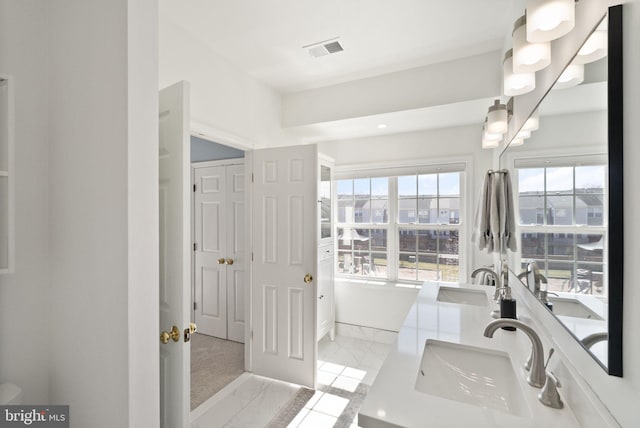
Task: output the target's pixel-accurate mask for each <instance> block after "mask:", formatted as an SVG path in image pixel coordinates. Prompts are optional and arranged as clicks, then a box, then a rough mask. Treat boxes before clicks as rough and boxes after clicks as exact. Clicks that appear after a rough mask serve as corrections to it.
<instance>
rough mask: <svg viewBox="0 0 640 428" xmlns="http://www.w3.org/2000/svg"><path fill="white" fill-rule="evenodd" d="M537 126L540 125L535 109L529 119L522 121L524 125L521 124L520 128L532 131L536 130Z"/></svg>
mask: <svg viewBox="0 0 640 428" xmlns="http://www.w3.org/2000/svg"><path fill="white" fill-rule="evenodd" d="M539 127H540V119H539V117H538V110H536V111H534V112H533V114H531V116H530V117H529V119H527V120H526V122H524V125H522V130H523V131H529V132H532V131H535V130H537V129H538V128H539Z"/></svg>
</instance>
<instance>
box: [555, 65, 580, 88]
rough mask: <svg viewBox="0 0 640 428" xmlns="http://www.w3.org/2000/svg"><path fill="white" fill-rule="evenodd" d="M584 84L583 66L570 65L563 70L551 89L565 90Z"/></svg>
mask: <svg viewBox="0 0 640 428" xmlns="http://www.w3.org/2000/svg"><path fill="white" fill-rule="evenodd" d="M582 82H584V65H582V64H574V63H571V64H569V65H568V66H567V68H565V69H564V71H563V72H562V74H561V75H560V77H558V81H557V82H556V83H555V85H553V89H565V88H571V87H573V86H578V85H579V84H581V83H582Z"/></svg>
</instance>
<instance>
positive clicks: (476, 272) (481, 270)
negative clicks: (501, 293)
mask: <svg viewBox="0 0 640 428" xmlns="http://www.w3.org/2000/svg"><path fill="white" fill-rule="evenodd" d="M480 272H485V273H489V274H491V275H493V278H494V280H495V282H496V286H497V285H498V281H499V276H498V274H497V273H495V272H494V271H493V270H491V269H489V268H486V267H481V268H478V269H476V270H474V271H473V272H471V279H475V278H476V276H477V275H478V274H479V273H480Z"/></svg>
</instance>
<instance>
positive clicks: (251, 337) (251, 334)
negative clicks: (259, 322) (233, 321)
mask: <svg viewBox="0 0 640 428" xmlns="http://www.w3.org/2000/svg"><path fill="white" fill-rule="evenodd" d="M251 340H253V330H251Z"/></svg>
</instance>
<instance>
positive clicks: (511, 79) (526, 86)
mask: <svg viewBox="0 0 640 428" xmlns="http://www.w3.org/2000/svg"><path fill="white" fill-rule="evenodd" d="M502 77H503V92H504V94H505V95H506V96H509V97H512V96H515V95H522V94H526V93H527V92H531V91H533V90H534V89H535V88H536V74H535V73H534V72H530V73H514V72H513V49H509V50H508V51H507V52H506V53H505V54H504V61H503V62H502Z"/></svg>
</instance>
